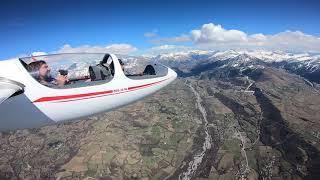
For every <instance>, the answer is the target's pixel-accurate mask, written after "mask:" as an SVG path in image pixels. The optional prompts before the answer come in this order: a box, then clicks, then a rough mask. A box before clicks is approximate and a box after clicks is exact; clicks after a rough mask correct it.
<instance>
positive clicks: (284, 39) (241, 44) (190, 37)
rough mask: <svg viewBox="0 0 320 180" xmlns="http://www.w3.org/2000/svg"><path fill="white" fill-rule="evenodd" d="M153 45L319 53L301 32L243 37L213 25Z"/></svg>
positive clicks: (318, 43)
mask: <svg viewBox="0 0 320 180" xmlns="http://www.w3.org/2000/svg"><path fill="white" fill-rule="evenodd" d="M151 42H153V43H156V44H167V43H169V44H176V43H181V42H191V43H193V44H194V46H195V48H202V49H213V50H224V49H243V50H256V49H266V50H282V51H290V52H320V37H317V36H313V35H309V34H305V33H303V32H301V31H284V32H280V33H277V34H262V33H257V34H247V33H245V32H243V31H240V30H235V29H231V30H228V29H225V28H223V27H222V26H221V25H219V24H218V25H216V24H213V23H209V24H204V25H202V26H201V27H200V28H199V29H194V30H191V31H190V33H189V34H187V35H185V34H182V35H180V36H176V37H169V38H160V37H159V38H155V39H152V40H151Z"/></svg>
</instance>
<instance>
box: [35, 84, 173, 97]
mask: <svg viewBox="0 0 320 180" xmlns="http://www.w3.org/2000/svg"><path fill="white" fill-rule="evenodd" d="M165 80H167V79H164V80H161V81H157V82H153V83H149V84H144V85H139V86H132V87H128V91H123V92H120V93H125V92H130V91H134V90H138V89H142V88H145V87H150V86H152V85H155V84H159V83H160V82H163V81H165ZM120 93H114V90H107V91H100V92H93V93H84V94H74V95H65V96H51V97H42V98H39V99H37V100H35V101H33V103H38V102H49V101H59V100H63V101H59V102H69V101H77V100H82V99H90V98H95V97H102V96H109V95H115V94H120ZM77 98H80V99H77Z"/></svg>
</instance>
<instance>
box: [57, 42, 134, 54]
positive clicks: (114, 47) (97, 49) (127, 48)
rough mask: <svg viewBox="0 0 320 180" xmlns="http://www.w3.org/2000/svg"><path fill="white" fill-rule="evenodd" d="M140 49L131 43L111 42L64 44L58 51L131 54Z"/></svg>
mask: <svg viewBox="0 0 320 180" xmlns="http://www.w3.org/2000/svg"><path fill="white" fill-rule="evenodd" d="M137 50H138V49H137V48H136V47H134V46H132V45H130V44H111V45H108V46H90V45H82V46H78V47H71V46H70V45H69V44H65V45H64V46H62V47H61V48H60V49H59V50H58V51H57V52H56V53H83V52H84V53H114V54H130V53H133V52H135V51H137Z"/></svg>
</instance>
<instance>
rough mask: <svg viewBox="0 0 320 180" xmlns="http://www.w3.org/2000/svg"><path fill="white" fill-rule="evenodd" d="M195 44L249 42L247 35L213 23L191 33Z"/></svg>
mask: <svg viewBox="0 0 320 180" xmlns="http://www.w3.org/2000/svg"><path fill="white" fill-rule="evenodd" d="M190 34H191V39H192V41H193V42H195V43H197V44H200V43H210V42H242V41H247V34H246V33H244V32H242V31H238V30H233V29H232V30H226V29H223V28H222V27H221V25H215V24H212V23H209V24H204V25H203V26H202V27H201V29H200V30H192V31H191V33H190Z"/></svg>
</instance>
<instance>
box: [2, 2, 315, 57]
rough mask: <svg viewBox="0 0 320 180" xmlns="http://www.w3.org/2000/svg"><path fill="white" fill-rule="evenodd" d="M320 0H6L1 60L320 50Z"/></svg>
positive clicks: (3, 3) (3, 5)
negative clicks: (73, 55) (200, 51)
mask: <svg viewBox="0 0 320 180" xmlns="http://www.w3.org/2000/svg"><path fill="white" fill-rule="evenodd" d="M319 9H320V1H316V0H314V1H308V0H290V1H289V0H288V1H280V0H279V1H273V0H256V1H246V0H244V1H241V0H226V1H215V0H211V1H201V0H198V1H191V0H185V1H183V0H181V1H174V0H171V1H169V0H162V1H156V0H154V1H151V0H149V1H142V0H137V1H133V0H131V1H129V0H127V1H125V0H118V1H94V0H91V1H90V0H87V1H85V0H68V1H65V0H64V1H63V0H51V1H49V0H23V1H21V0H4V1H1V5H0V59H6V58H11V57H17V56H23V55H29V54H31V53H33V52H47V53H57V52H58V53H59V52H101V51H102V52H105V51H111V52H115V53H124V54H125V53H128V54H157V53H161V52H164V50H165V51H166V52H170V51H173V50H177V49H178V50H183V49H205V50H225V49H248V50H257V49H258V50H259V49H263V50H282V51H288V52H320V20H319V19H320V10H319Z"/></svg>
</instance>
